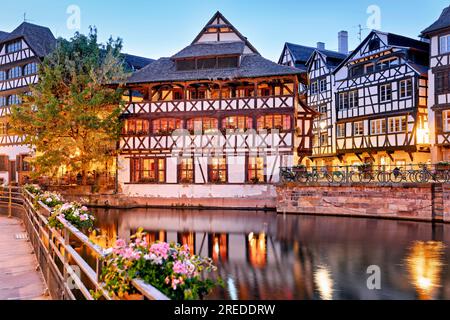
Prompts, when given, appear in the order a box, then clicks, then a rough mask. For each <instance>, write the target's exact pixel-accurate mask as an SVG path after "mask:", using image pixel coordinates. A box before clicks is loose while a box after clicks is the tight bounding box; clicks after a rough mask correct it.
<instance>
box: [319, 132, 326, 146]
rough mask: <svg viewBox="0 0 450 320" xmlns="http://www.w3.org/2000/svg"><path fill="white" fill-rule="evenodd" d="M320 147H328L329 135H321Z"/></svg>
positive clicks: (323, 133) (324, 133)
mask: <svg viewBox="0 0 450 320" xmlns="http://www.w3.org/2000/svg"><path fill="white" fill-rule="evenodd" d="M320 145H321V146H322V147H325V146H328V133H326V132H322V133H321V134H320Z"/></svg>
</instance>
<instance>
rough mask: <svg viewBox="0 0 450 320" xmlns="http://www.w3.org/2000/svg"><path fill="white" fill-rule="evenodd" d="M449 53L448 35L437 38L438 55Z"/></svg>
mask: <svg viewBox="0 0 450 320" xmlns="http://www.w3.org/2000/svg"><path fill="white" fill-rule="evenodd" d="M448 52H450V34H449V35H446V36H442V37H440V38H439V53H441V54H443V53H448Z"/></svg>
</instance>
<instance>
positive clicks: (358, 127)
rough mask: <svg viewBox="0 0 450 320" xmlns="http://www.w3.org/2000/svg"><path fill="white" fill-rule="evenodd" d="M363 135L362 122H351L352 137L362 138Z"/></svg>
mask: <svg viewBox="0 0 450 320" xmlns="http://www.w3.org/2000/svg"><path fill="white" fill-rule="evenodd" d="M363 134H364V122H363V121H358V122H353V135H354V136H362V135H363Z"/></svg>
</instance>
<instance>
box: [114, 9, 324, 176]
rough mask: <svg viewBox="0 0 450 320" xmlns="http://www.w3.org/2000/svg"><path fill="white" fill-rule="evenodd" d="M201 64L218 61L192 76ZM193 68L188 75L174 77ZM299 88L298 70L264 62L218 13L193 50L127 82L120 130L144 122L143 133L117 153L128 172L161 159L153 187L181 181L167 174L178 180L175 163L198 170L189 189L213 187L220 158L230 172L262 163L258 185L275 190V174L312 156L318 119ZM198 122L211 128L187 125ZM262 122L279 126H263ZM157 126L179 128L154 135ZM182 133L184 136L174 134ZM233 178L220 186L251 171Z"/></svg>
mask: <svg viewBox="0 0 450 320" xmlns="http://www.w3.org/2000/svg"><path fill="white" fill-rule="evenodd" d="M236 48H238V49H236ZM232 57H237V59H236V60H237V61H238V64H237V65H233V66H229V67H227V68H221V67H217V61H218V60H217V59H221V58H224V59H227V58H232ZM202 59H206V60H208V59H209V61H210V62H211V60H214V59H216V60H217V61H216V62H215V64H216V65H215V67H214V66H211V67H210V68H206V69H203V68H202V69H196V68H198V66H199V65H200V61H201V60H202ZM191 61H192V62H193V63H194V66H193V68H194V70H193V71H192V72H191V71H190V70H187V71H179V70H177V68H178V67H179V65H180V64H183V63H189V62H191ZM194 61H195V62H194ZM213 63H214V62H213ZM164 68H168V69H167V72H166V71H164V70H165V69H164ZM174 70H175V71H174ZM299 85H300V77H299V72H298V70H296V69H295V68H292V67H284V66H279V65H277V64H276V63H273V62H271V61H269V60H266V59H264V58H262V57H261V56H260V54H259V53H258V51H257V50H256V49H255V48H254V47H253V46H252V45H251V44H250V42H249V41H248V40H247V39H246V38H245V37H244V36H242V34H241V33H240V32H239V31H238V30H237V29H236V28H235V27H234V26H233V25H232V24H231V23H230V22H229V21H228V20H227V19H226V18H225V17H224V16H223V15H222V14H221V13H220V12H217V13H216V14H215V15H214V17H213V18H212V19H211V20H210V21H209V22H208V23H207V24H206V26H205V27H204V28H203V30H202V31H201V32H200V34H199V35H198V36H197V37H196V38H195V40H194V41H193V42H192V44H191V45H190V46H188V47H187V48H185V49H183V50H182V51H180V52H179V53H178V54H176V55H174V56H173V57H172V58H170V59H167V58H161V59H159V60H157V61H156V62H154V63H151V64H150V65H148V66H147V67H146V68H144V69H142V70H140V71H138V72H136V73H135V74H133V75H132V76H131V78H130V79H129V80H128V81H127V85H126V88H127V89H128V92H129V95H128V99H129V101H128V105H127V106H126V109H125V112H124V113H123V115H122V119H123V120H124V122H125V127H128V124H127V123H128V122H135V121H144V122H145V125H144V126H145V127H146V129H145V130H144V132H140V134H136V132H135V131H132V132H127V131H126V130H125V132H123V134H122V137H121V139H120V149H121V155H122V157H124V161H125V166H128V167H129V168H130V171H133V167H132V165H131V164H129V163H132V162H133V159H138V158H141V159H163V160H162V161H165V165H164V168H163V169H164V171H165V174H164V179H161V180H162V181H157V182H159V183H165V184H171V183H173V184H175V183H180V182H182V180H183V178H182V177H180V175H179V174H178V176H177V177H174V176H172V174H171V172H173V171H177V172H180V167H179V162H180V159H185V158H189V159H193V163H194V167H195V168H194V169H192V170H193V171H194V174H193V176H194V177H192V181H191V183H196V184H205V183H211V182H214V181H211V177H210V174H209V173H210V170H211V167H210V164H207V163H206V162H207V161H208V160H206V158H208V157H213V158H214V157H224V158H225V159H227V160H226V165H227V166H228V167H229V168H230V170H231V164H230V163H229V162H230V161H231V160H230V159H232V158H233V159H236V158H240V159H242V158H245V166H248V163H249V157H257V158H259V159H264V178H263V179H260V180H263V181H259V183H262V182H264V183H274V182H277V180H278V177H279V167H280V166H282V165H285V164H288V163H291V164H293V163H294V161H295V159H297V161H301V160H302V159H303V158H304V157H306V156H309V155H311V152H312V139H311V138H312V122H313V118H314V117H315V116H316V112H314V111H313V110H312V109H311V108H309V107H308V106H306V104H305V103H303V102H302V101H300V97H299V93H298V92H299V90H298V88H299ZM232 118H234V119H238V118H239V119H245V122H246V124H245V126H244V127H242V126H241V127H231V128H230V127H229V126H228V121H229V119H232ZM196 119H204V120H202V121H208V123H209V122H210V123H214V125H213V126H214V130H200V131H198V130H197V129H196V130H194V128H192V126H190V125H189V123H190V122H192V121H196ZM205 119H206V120H205ZM267 119H269V120H270V119H276V120H270V121H272V122H271V125H266V123H267V121H268V120H267ZM279 119H283V120H282V122H283V123H282V124H281V123H279ZM160 121H163V122H164V121H170V122H171V123H176V124H177V125H176V127H171V128H169V130H157V127H156V126H157V125H159V123H160ZM233 121H235V120H233ZM264 121H266V122H264ZM275 122H276V123H275ZM140 123H142V122H140ZM165 123H166V122H165ZM158 128H159V127H158ZM166 129H167V128H166ZM274 129H276V130H274ZM181 131H183V132H184V133H185V134H181V133H180V134H178V132H181ZM243 166H244V165H243ZM171 168H172V169H171ZM230 170H228V169H227V172H228V174H227V175H228V177H227V179H226V181H223V182H225V183H228V184H232V183H239V184H242V183H244V184H245V183H248V182H249V179H250V177H249V176H248V170H246V169H244V168H238V169H237V170H238V171H242V170H243V171H245V179H243V178H242V176H241V178H235V179H234V180H233V178H231V177H230ZM131 175H132V176H133V173H131ZM161 177H162V175H161ZM121 182H124V183H133V181H131V180H130V181H121ZM152 182H153V181H152ZM134 183H136V181H134Z"/></svg>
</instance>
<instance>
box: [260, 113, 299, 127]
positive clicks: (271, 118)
mask: <svg viewBox="0 0 450 320" xmlns="http://www.w3.org/2000/svg"><path fill="white" fill-rule="evenodd" d="M264 129H266V130H271V129H278V130H285V131H287V130H291V117H290V116H289V115H281V114H275V115H266V116H262V117H259V118H258V130H264Z"/></svg>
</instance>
